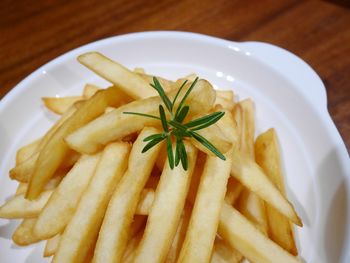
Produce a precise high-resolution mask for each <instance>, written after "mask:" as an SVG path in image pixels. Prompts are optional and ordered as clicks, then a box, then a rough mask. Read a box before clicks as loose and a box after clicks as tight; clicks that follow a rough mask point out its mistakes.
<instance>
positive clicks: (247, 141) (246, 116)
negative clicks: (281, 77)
mask: <svg viewBox="0 0 350 263" xmlns="http://www.w3.org/2000/svg"><path fill="white" fill-rule="evenodd" d="M239 105H240V106H241V109H242V110H241V111H240V112H239V113H240V114H241V116H240V117H239V118H238V119H236V122H237V123H238V122H239V126H240V127H239V128H240V132H239V133H240V139H241V141H240V143H239V149H240V152H241V154H242V155H244V156H246V157H249V158H251V159H252V160H254V158H255V157H254V137H255V118H254V105H253V101H252V100H251V99H245V100H243V101H240V102H239ZM235 116H237V115H236V114H235Z"/></svg>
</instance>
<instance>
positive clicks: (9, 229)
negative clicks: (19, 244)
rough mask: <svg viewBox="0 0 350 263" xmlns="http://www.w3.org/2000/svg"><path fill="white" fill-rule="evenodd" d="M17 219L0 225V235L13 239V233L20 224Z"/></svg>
mask: <svg viewBox="0 0 350 263" xmlns="http://www.w3.org/2000/svg"><path fill="white" fill-rule="evenodd" d="M18 224H19V223H18V221H17V220H12V219H11V220H10V221H9V222H8V223H7V224H6V225H3V226H0V237H2V238H6V239H12V234H13V232H15V230H16V228H17V226H18Z"/></svg>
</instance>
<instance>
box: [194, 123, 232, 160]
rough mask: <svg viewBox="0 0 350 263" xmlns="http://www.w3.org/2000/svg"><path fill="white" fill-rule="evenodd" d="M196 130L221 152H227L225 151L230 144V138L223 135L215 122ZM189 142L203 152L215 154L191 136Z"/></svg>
mask: <svg viewBox="0 0 350 263" xmlns="http://www.w3.org/2000/svg"><path fill="white" fill-rule="evenodd" d="M196 132H197V133H198V134H199V135H201V136H203V137H204V138H205V139H207V140H208V141H210V143H212V144H213V145H214V146H215V147H216V148H217V149H218V150H219V151H220V152H222V153H227V151H228V150H229V149H230V148H231V146H232V143H231V141H230V139H229V138H227V137H226V136H225V134H224V133H223V132H222V131H221V130H220V128H219V127H218V126H217V125H216V124H213V125H211V126H209V127H206V128H205V129H203V130H198V131H196ZM191 143H192V144H193V145H194V146H195V147H196V148H197V149H198V150H200V151H202V152H205V153H206V154H208V155H210V156H215V155H214V154H213V153H212V152H211V151H210V150H208V149H207V148H206V147H205V146H203V144H201V143H200V142H198V141H197V140H196V139H194V138H193V137H191Z"/></svg>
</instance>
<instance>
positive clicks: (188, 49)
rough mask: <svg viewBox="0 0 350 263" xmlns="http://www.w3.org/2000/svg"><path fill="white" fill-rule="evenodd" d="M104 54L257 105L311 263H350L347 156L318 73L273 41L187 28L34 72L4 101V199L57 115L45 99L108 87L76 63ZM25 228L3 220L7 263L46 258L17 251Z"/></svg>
mask: <svg viewBox="0 0 350 263" xmlns="http://www.w3.org/2000/svg"><path fill="white" fill-rule="evenodd" d="M93 50H97V51H100V52H102V53H104V54H105V55H107V56H109V57H111V58H112V59H115V60H117V61H119V62H121V63H122V64H124V65H126V66H127V67H129V68H134V67H144V68H145V69H146V70H147V72H150V73H154V74H158V75H161V76H164V77H167V78H171V79H176V78H177V77H180V76H183V75H185V74H189V73H192V72H196V73H198V74H199V75H200V76H202V77H204V78H207V79H208V80H210V81H211V82H212V83H214V84H215V85H216V86H217V87H220V88H225V89H233V90H234V91H235V93H236V94H238V96H239V98H245V97H251V98H253V100H254V101H255V103H256V112H257V114H256V115H257V133H260V132H262V131H264V130H266V129H268V128H270V127H275V128H276V130H277V132H278V135H279V138H280V143H281V148H282V156H283V159H284V168H285V174H286V184H287V191H288V196H289V197H290V199H291V201H292V203H293V204H294V205H295V207H296V209H297V211H298V213H299V214H300V215H301V217H302V219H303V222H304V224H305V226H304V228H302V229H297V231H296V232H297V243H298V248H299V251H300V254H301V257H302V258H303V259H304V260H305V261H307V262H332V263H333V262H339V261H341V262H350V255H349V253H348V254H347V255H346V253H347V252H349V251H350V244H349V240H348V237H349V236H350V232H349V227H348V225H349V222H350V212H349V201H350V195H349V189H350V178H349V175H350V167H349V156H348V154H347V151H346V149H345V146H344V143H343V141H342V139H341V137H340V136H339V133H338V131H337V130H336V128H335V126H334V124H333V122H332V120H331V118H330V116H329V114H328V112H327V107H326V102H327V99H326V92H325V88H324V86H323V84H322V82H321V80H320V78H319V77H318V76H317V75H316V73H315V72H314V71H313V70H312V69H311V68H310V67H309V66H308V65H307V64H306V63H305V62H303V61H302V60H301V59H299V58H298V57H296V56H294V55H293V54H291V53H289V52H287V51H285V50H283V49H281V48H278V47H276V46H272V45H269V44H265V43H259V42H244V43H236V42H230V41H226V40H221V39H217V38H212V37H208V36H203V35H198V34H191V33H182V32H148V33H136V34H128V35H124V36H117V37H112V38H108V39H105V40H101V41H97V42H95V43H92V44H88V45H85V46H83V47H80V48H78V49H75V50H73V51H71V52H68V53H67V54H65V55H63V56H60V57H59V58H57V59H55V60H53V61H51V62H50V63H48V64H46V65H44V66H43V67H41V68H39V69H38V70H36V71H35V72H34V73H32V74H31V75H30V76H29V77H27V78H26V79H25V80H23V81H22V82H21V83H20V84H18V85H17V86H16V87H15V88H14V89H13V90H12V91H11V92H10V93H9V94H8V95H7V96H6V97H5V98H3V99H2V101H1V104H0V138H1V144H0V158H1V160H2V161H1V167H0V172H1V175H2V176H1V178H0V185H1V188H0V189H1V192H0V202H1V203H2V202H3V201H4V200H6V198H8V197H9V196H10V195H11V194H13V193H14V191H15V188H16V183H15V182H13V181H11V180H10V179H9V178H8V176H7V175H8V170H9V169H10V168H11V167H12V166H13V165H14V159H15V152H16V149H17V148H18V147H20V146H21V145H23V144H25V143H27V142H29V141H31V140H33V139H35V138H38V137H39V136H40V135H42V134H43V133H44V131H46V130H47V128H48V127H49V125H50V124H52V123H53V121H54V120H55V119H56V118H57V117H56V116H54V115H53V114H51V113H49V112H48V111H47V110H45V109H44V107H43V106H42V103H41V100H40V97H42V96H63V95H68V94H80V92H81V90H82V87H83V85H84V83H87V82H92V83H96V84H100V85H106V84H107V82H105V81H103V80H102V79H100V78H98V77H97V76H96V75H95V74H93V73H92V72H90V71H89V70H87V69H86V68H84V67H83V66H81V65H80V64H79V63H78V62H77V61H76V57H77V56H78V55H79V54H81V53H84V52H86V51H93ZM16 225H17V222H14V221H11V222H10V221H8V220H0V259H1V262H45V261H47V260H45V259H43V258H42V256H41V255H42V251H43V244H40V245H33V246H30V247H28V248H19V247H17V246H15V245H14V244H13V243H12V241H11V233H12V232H13V230H14V228H15V227H16Z"/></svg>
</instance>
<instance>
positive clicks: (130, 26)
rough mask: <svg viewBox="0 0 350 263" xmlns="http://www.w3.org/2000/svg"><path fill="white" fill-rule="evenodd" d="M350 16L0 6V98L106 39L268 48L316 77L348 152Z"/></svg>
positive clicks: (320, 5) (284, 4) (277, 2)
mask: <svg viewBox="0 0 350 263" xmlns="http://www.w3.org/2000/svg"><path fill="white" fill-rule="evenodd" d="M349 8H350V7H349V1H346V0H345V1H316V0H315V1H298V0H283V1H281V0H253V1H239V0H236V1H233V0H227V1H224V0H217V1H210V0H202V1H190V0H185V1H175V0H168V1H142V0H132V1H130V0H118V1H116V0H108V1H107V0H104V1H98V0H88V1H68V0H51V1H47V0H36V1H32V0H20V1H13V0H2V1H1V3H0V61H1V63H0V98H1V97H3V96H4V95H5V94H6V93H7V92H8V91H9V90H11V89H12V88H13V87H14V86H15V85H16V84H17V83H18V82H19V81H20V80H21V79H23V78H24V77H25V76H27V75H28V74H30V73H31V72H32V71H34V70H35V69H36V68H38V67H39V66H41V65H43V64H44V63H46V62H48V61H50V60H51V59H53V58H55V57H57V56H59V55H61V54H63V53H65V52H66V51H68V50H71V49H73V48H76V47H78V46H80V45H83V44H86V43H88V42H91V41H95V40H98V39H101V38H105V37H109V36H114V35H119V34H125V33H129V32H135V31H145V30H183V31H192V32H198V33H203V34H208V35H212V36H217V37H221V38H226V39H229V40H235V41H247V40H256V41H265V42H269V43H272V44H276V45H278V46H281V47H283V48H285V49H288V50H290V51H292V52H293V53H295V54H296V55H298V56H300V57H301V58H303V59H304V60H305V61H306V62H308V63H309V64H310V65H311V66H312V67H313V68H314V69H315V70H316V71H317V73H318V74H319V75H320V76H321V78H322V80H323V81H324V83H325V85H326V88H327V93H328V107H329V111H330V113H331V116H332V118H333V120H334V121H335V123H336V125H337V127H338V129H339V130H340V133H341V135H342V137H343V139H344V140H345V143H346V145H347V148H348V150H350V9H349ZM306 88H307V87H306Z"/></svg>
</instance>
